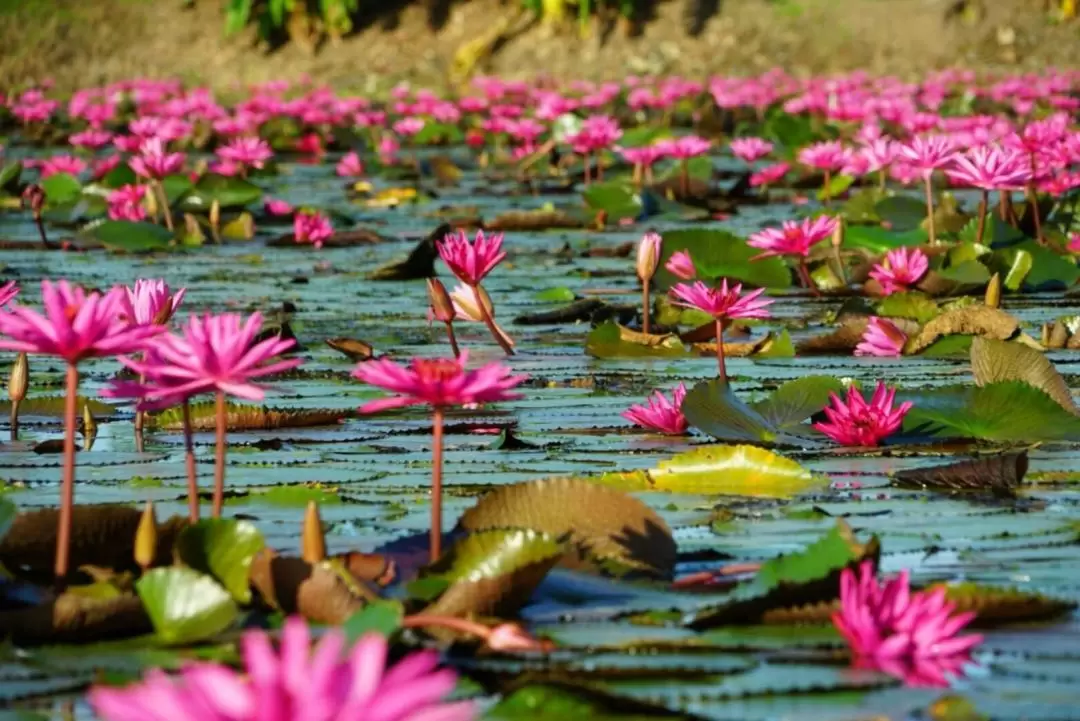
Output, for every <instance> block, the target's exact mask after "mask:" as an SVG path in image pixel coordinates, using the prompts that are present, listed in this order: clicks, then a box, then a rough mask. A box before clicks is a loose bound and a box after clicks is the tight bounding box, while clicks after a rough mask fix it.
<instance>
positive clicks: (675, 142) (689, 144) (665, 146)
mask: <svg viewBox="0 0 1080 721" xmlns="http://www.w3.org/2000/svg"><path fill="white" fill-rule="evenodd" d="M656 145H657V146H658V147H660V148H661V149H662V150H663V152H664V154H665V155H666V156H667V157H669V158H674V159H676V160H689V159H690V158H696V157H698V156H699V155H705V153H707V152H709V148H710V147H711V146H712V143H710V142H709V141H708V140H706V139H705V138H700V137H698V136H696V135H682V136H680V137H678V138H674V139H671V140H661V141H659V142H658V143H657V144H656Z"/></svg>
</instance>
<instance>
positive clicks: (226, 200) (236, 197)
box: [180, 173, 263, 213]
mask: <svg viewBox="0 0 1080 721" xmlns="http://www.w3.org/2000/svg"><path fill="white" fill-rule="evenodd" d="M262 195H263V191H262V188H260V187H259V186H257V185H255V184H254V183H251V182H248V181H247V180H244V179H243V178H235V177H229V176H225V175H218V174H216V173H207V174H206V175H204V176H202V177H201V178H199V182H197V183H195V187H193V188H191V190H189V191H188V192H187V193H185V194H184V196H183V197H182V198H181V199H180V207H181V209H183V210H184V211H185V212H188V213H208V212H210V206H211V205H212V204H213V202H214V201H215V200H216V201H217V202H218V205H219V206H220V207H221V209H222V210H225V209H231V208H242V207H244V206H246V205H250V204H251V203H255V202H257V201H258V200H259V199H260V198H262Z"/></svg>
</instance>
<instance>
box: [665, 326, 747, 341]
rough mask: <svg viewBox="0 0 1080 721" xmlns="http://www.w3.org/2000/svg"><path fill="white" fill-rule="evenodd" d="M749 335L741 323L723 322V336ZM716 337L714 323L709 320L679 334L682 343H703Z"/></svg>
mask: <svg viewBox="0 0 1080 721" xmlns="http://www.w3.org/2000/svg"><path fill="white" fill-rule="evenodd" d="M748 335H750V329H749V328H748V327H746V326H745V325H743V324H742V323H725V324H724V338H726V339H728V340H731V339H732V338H743V337H746V336H748ZM715 339H716V323H714V322H713V321H709V322H708V323H702V324H701V325H699V326H698V327H697V328H691V329H690V330H688V331H685V332H683V333H680V334H679V340H681V341H682V342H683V343H704V342H706V341H710V340H715Z"/></svg>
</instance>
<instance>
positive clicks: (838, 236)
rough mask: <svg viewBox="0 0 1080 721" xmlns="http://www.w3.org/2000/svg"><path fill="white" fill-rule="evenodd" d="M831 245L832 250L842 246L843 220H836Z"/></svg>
mask: <svg viewBox="0 0 1080 721" xmlns="http://www.w3.org/2000/svg"><path fill="white" fill-rule="evenodd" d="M832 244H833V247H834V248H839V247H840V246H842V245H843V244H844V220H843V219H842V218H837V219H836V228H835V230H833V234H832Z"/></svg>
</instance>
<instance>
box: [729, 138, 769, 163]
mask: <svg viewBox="0 0 1080 721" xmlns="http://www.w3.org/2000/svg"><path fill="white" fill-rule="evenodd" d="M728 148H729V149H730V150H731V154H732V155H734V156H735V157H736V158H738V159H739V160H742V161H743V162H744V163H747V164H751V163H754V162H756V161H758V160H761V159H762V158H764V157H765V156H766V155H768V154H769V153H771V152H772V151H773V144H772V143H770V142H769V141H768V140H764V139H762V138H754V137H749V138H737V139H735V140H732V141H731V142H730V143H728Z"/></svg>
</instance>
